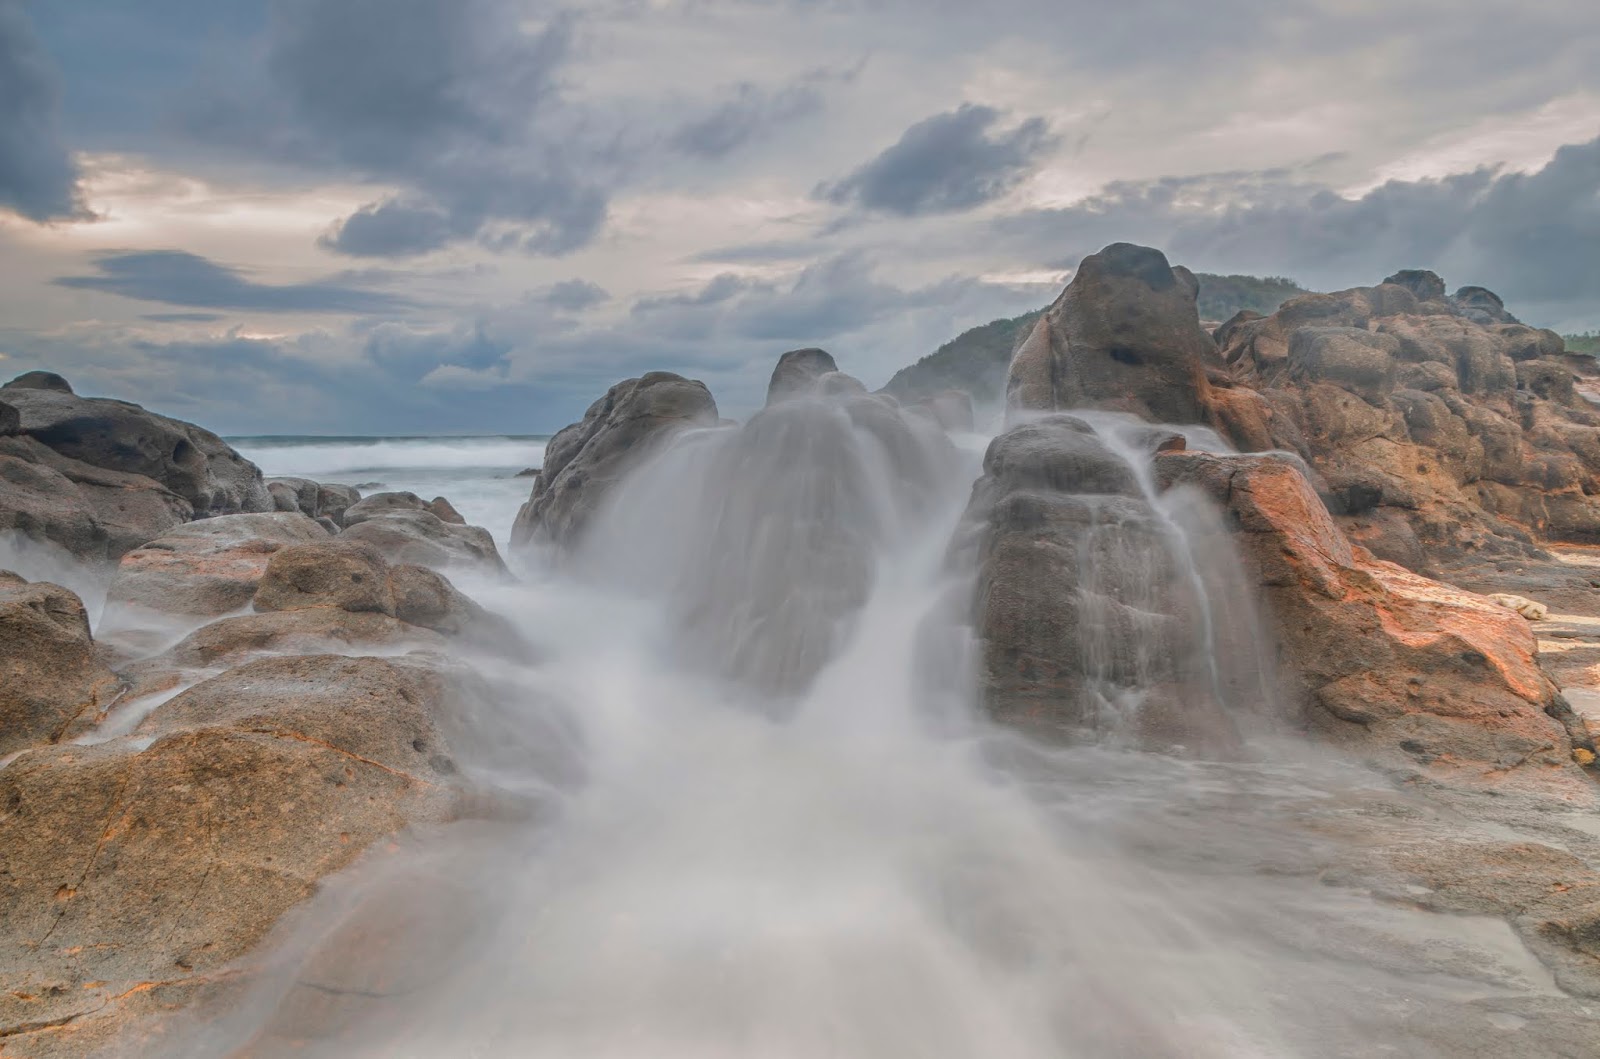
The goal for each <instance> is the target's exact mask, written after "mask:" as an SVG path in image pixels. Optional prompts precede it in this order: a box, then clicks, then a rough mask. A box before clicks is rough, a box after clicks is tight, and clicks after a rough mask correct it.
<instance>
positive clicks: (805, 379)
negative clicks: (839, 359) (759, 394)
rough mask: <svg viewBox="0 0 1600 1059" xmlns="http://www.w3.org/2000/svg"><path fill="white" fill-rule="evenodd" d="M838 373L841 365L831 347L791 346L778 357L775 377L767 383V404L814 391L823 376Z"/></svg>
mask: <svg viewBox="0 0 1600 1059" xmlns="http://www.w3.org/2000/svg"><path fill="white" fill-rule="evenodd" d="M838 372H839V365H837V364H835V363H834V360H833V355H832V354H830V353H829V352H828V351H827V350H822V349H791V350H790V351H789V352H787V353H785V354H784V355H783V356H781V357H779V358H778V364H777V367H775V368H773V369H772V378H771V379H770V380H769V381H768V382H767V404H768V406H771V405H773V404H776V403H777V402H779V401H786V400H788V399H790V398H791V397H803V396H805V395H806V394H810V393H813V392H815V391H816V389H817V386H818V383H819V382H820V381H821V379H822V378H823V376H825V375H834V374H838ZM857 385H859V384H857Z"/></svg>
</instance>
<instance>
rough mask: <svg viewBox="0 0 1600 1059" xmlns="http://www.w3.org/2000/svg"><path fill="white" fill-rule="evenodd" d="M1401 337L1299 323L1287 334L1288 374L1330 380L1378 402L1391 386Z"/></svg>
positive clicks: (1294, 377) (1295, 377)
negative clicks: (1297, 327) (1307, 325)
mask: <svg viewBox="0 0 1600 1059" xmlns="http://www.w3.org/2000/svg"><path fill="white" fill-rule="evenodd" d="M1399 352H1400V340H1399V339H1397V338H1395V337H1394V336H1393V335H1380V334H1374V333H1373V332H1371V331H1365V330H1362V329H1360V328H1355V327H1302V328H1299V329H1297V330H1296V331H1295V332H1294V333H1293V334H1292V335H1290V336H1289V377H1290V378H1291V379H1292V380H1294V381H1296V382H1331V383H1333V384H1335V385H1337V386H1340V387H1342V388H1343V389H1346V390H1349V391H1350V392H1351V393H1355V394H1358V395H1360V396H1361V397H1363V398H1364V399H1366V400H1368V401H1370V402H1372V403H1373V404H1377V403H1379V402H1381V401H1382V400H1383V397H1384V395H1386V394H1387V393H1389V392H1390V391H1392V390H1393V389H1394V376H1395V362H1394V358H1395V355H1396V354H1398V353H1399Z"/></svg>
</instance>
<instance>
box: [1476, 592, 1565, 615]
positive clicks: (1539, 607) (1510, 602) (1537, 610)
mask: <svg viewBox="0 0 1600 1059" xmlns="http://www.w3.org/2000/svg"><path fill="white" fill-rule="evenodd" d="M1487 598H1488V599H1490V600H1492V601H1493V602H1495V603H1498V604H1500V605H1501V606H1502V607H1509V608H1510V609H1512V610H1514V611H1516V612H1517V613H1518V614H1520V615H1522V616H1523V617H1524V618H1527V619H1528V620H1529V621H1544V620H1545V619H1546V618H1548V617H1549V616H1550V608H1549V607H1546V606H1545V605H1544V604H1543V603H1535V602H1534V601H1533V600H1531V599H1528V598H1527V597H1526V596H1513V595H1511V594H1510V593H1508V592H1492V593H1490V594H1489V596H1488V597H1487Z"/></svg>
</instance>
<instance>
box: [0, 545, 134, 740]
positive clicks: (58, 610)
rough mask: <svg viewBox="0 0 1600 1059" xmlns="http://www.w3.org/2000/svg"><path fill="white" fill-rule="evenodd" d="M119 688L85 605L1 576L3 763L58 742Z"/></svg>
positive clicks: (55, 589) (46, 586)
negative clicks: (103, 658) (101, 655)
mask: <svg viewBox="0 0 1600 1059" xmlns="http://www.w3.org/2000/svg"><path fill="white" fill-rule="evenodd" d="M119 688H120V681H118V680H117V678H116V677H115V676H114V675H113V674H112V672H111V670H109V669H108V668H106V666H105V664H104V663H103V662H101V660H100V658H99V656H98V655H97V654H96V652H95V642H94V637H93V636H92V635H90V632H89V616H88V614H87V612H86V611H85V610H84V608H83V602H82V600H80V599H79V598H78V597H77V596H75V595H73V594H72V593H71V592H69V591H67V590H66V589H64V588H62V587H60V586H59V585H52V584H50V583H48V582H43V581H41V582H34V583H31V584H30V583H29V582H27V581H24V580H23V579H22V578H20V577H17V576H16V575H15V574H10V573H6V572H0V758H4V757H6V756H7V755H9V754H13V753H15V752H17V751H18V750H23V749H26V748H28V747H30V746H38V745H40V744H43V743H51V742H54V741H55V740H56V739H58V738H59V737H60V736H61V734H62V733H63V732H65V731H66V729H67V727H68V726H69V725H70V724H71V723H72V722H73V721H74V720H75V719H77V718H78V717H79V716H82V715H84V714H90V715H93V714H95V713H97V712H98V711H99V710H101V709H103V708H104V707H106V706H108V705H109V704H110V703H111V702H112V701H113V700H114V699H115V697H116V695H117V692H118V690H119Z"/></svg>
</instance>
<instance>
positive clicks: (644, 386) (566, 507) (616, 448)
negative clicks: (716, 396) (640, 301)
mask: <svg viewBox="0 0 1600 1059" xmlns="http://www.w3.org/2000/svg"><path fill="white" fill-rule="evenodd" d="M717 423H718V416H717V403H716V401H714V400H713V399H712V397H711V391H709V390H707V389H706V386H705V383H702V382H698V381H694V380H690V379H685V378H683V377H682V376H681V375H674V374H672V373H671V372H665V371H654V372H651V373H650V374H648V375H644V376H642V377H640V378H637V379H627V380H625V381H623V382H619V383H617V385H615V386H613V387H611V389H609V390H607V391H606V395H605V396H604V397H602V398H600V399H599V400H598V401H596V402H595V403H594V404H592V405H590V406H589V410H588V411H587V412H585V413H584V416H583V420H582V421H581V422H578V423H573V424H572V425H570V426H568V427H565V428H563V429H562V430H561V431H560V432H559V433H557V434H556V436H555V437H553V438H551V439H550V443H549V445H547V446H546V447H545V456H544V466H543V467H542V468H541V469H540V471H539V473H538V475H537V476H535V478H534V481H533V494H532V496H531V497H529V499H528V502H527V503H526V504H524V505H523V506H522V510H520V511H519V512H517V521H516V524H515V526H513V528H512V531H511V543H512V544H513V546H516V547H526V546H528V545H530V544H534V543H540V544H545V545H548V546H551V547H553V548H555V549H557V550H566V549H570V548H571V547H572V546H574V545H576V544H577V543H578V540H579V538H580V537H581V536H582V534H583V532H584V530H585V528H586V527H587V525H588V523H589V521H590V520H591V519H592V518H593V517H594V514H595V512H596V511H597V510H598V509H599V508H600V507H601V505H603V504H604V502H605V499H606V497H607V495H608V493H609V492H610V490H611V489H612V488H613V487H614V486H615V484H616V483H617V482H618V481H619V480H620V479H621V478H622V477H623V476H624V475H625V474H626V473H627V472H628V471H629V470H631V469H632V468H634V467H636V466H638V464H639V462H640V461H642V460H643V459H644V458H645V457H646V456H648V455H649V454H650V452H652V451H653V450H654V449H655V448H656V447H657V446H659V445H660V444H661V443H663V442H664V441H665V440H666V439H668V438H670V437H671V436H672V435H674V434H676V433H678V432H679V431H682V430H686V429H689V428H693V427H713V426H716V425H717Z"/></svg>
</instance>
